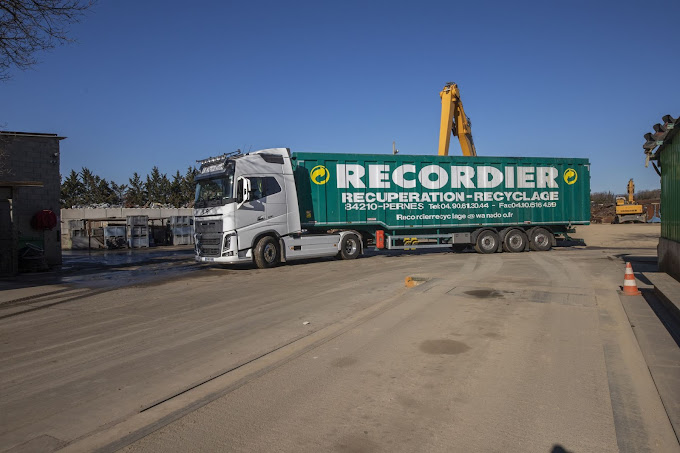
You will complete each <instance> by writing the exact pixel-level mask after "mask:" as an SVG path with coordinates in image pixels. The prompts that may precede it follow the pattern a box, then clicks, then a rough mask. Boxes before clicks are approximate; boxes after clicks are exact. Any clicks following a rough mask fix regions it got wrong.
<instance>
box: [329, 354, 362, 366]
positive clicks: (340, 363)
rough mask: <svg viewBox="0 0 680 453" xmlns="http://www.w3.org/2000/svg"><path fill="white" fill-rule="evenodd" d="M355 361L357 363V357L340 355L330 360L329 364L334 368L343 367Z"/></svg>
mask: <svg viewBox="0 0 680 453" xmlns="http://www.w3.org/2000/svg"><path fill="white" fill-rule="evenodd" d="M355 363H357V359H355V358H354V357H341V358H339V359H335V360H333V361H332V362H331V366H333V367H335V368H345V367H348V366H352V365H354V364H355Z"/></svg>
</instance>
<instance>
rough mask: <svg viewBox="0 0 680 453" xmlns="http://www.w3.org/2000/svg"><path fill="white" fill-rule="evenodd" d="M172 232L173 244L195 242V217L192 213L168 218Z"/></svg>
mask: <svg viewBox="0 0 680 453" xmlns="http://www.w3.org/2000/svg"><path fill="white" fill-rule="evenodd" d="M168 223H169V224H170V232H171V234H172V245H191V244H193V243H194V218H193V216H190V215H179V216H172V217H170V218H169V219H168Z"/></svg>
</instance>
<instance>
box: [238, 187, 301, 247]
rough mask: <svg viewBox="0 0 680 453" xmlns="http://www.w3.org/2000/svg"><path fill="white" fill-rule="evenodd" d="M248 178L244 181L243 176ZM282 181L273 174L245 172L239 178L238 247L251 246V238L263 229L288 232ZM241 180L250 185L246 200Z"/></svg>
mask: <svg viewBox="0 0 680 453" xmlns="http://www.w3.org/2000/svg"><path fill="white" fill-rule="evenodd" d="M246 179H247V184H246V183H245V182H244V180H246ZM281 183H282V181H279V180H277V178H276V177H274V176H246V177H244V178H239V183H238V187H237V190H238V193H239V198H240V199H239V200H238V201H239V204H238V208H237V212H236V228H237V230H239V236H238V237H239V239H238V240H239V246H238V247H239V250H242V249H245V248H248V247H251V246H252V245H253V239H254V238H255V237H256V236H257V235H258V234H260V233H261V232H263V231H272V230H274V231H276V232H277V233H279V234H280V235H284V234H287V233H288V231H287V215H286V214H287V209H286V194H285V192H284V191H283V190H282V188H281V186H282V184H281ZM244 184H246V185H248V186H249V189H250V196H249V197H248V198H249V200H248V201H246V202H245V203H242V202H241V200H243V199H245V194H244Z"/></svg>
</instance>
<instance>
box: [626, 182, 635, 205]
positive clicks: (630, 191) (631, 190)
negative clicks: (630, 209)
mask: <svg viewBox="0 0 680 453" xmlns="http://www.w3.org/2000/svg"><path fill="white" fill-rule="evenodd" d="M626 189H627V190H628V203H629V204H635V200H634V199H633V195H634V194H635V184H633V179H632V178H631V180H630V181H628V186H627V187H626Z"/></svg>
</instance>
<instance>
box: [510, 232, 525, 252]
mask: <svg viewBox="0 0 680 453" xmlns="http://www.w3.org/2000/svg"><path fill="white" fill-rule="evenodd" d="M523 243H524V241H523V240H522V237H521V236H520V235H519V234H513V235H512V236H510V237H509V238H508V244H510V247H511V248H513V249H518V248H520V247H522V245H523Z"/></svg>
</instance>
